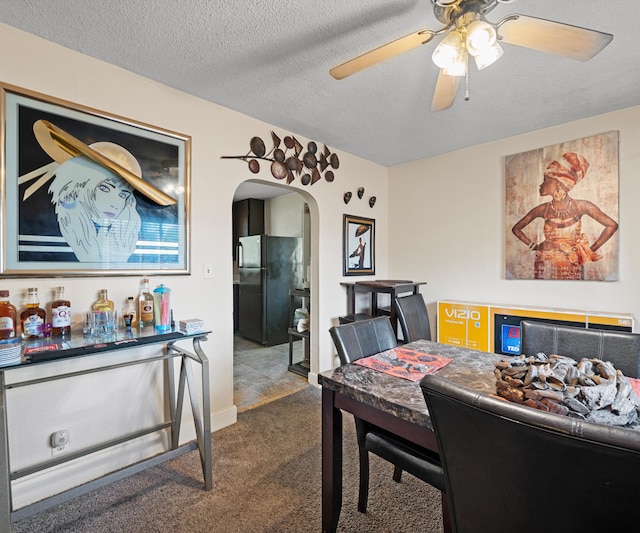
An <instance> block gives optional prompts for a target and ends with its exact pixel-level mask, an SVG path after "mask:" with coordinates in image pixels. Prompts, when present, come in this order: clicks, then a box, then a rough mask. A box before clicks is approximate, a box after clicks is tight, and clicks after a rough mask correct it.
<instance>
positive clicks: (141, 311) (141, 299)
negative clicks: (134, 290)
mask: <svg viewBox="0 0 640 533" xmlns="http://www.w3.org/2000/svg"><path fill="white" fill-rule="evenodd" d="M154 301H155V299H154V297H153V294H151V292H150V291H149V280H148V279H147V278H144V279H143V280H142V286H141V288H140V294H139V295H138V326H139V327H141V328H143V327H145V326H153V319H154V316H153V305H154Z"/></svg>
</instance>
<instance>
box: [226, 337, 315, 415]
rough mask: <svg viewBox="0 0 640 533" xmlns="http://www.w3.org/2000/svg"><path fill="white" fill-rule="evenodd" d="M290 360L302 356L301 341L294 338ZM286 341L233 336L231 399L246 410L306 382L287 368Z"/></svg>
mask: <svg viewBox="0 0 640 533" xmlns="http://www.w3.org/2000/svg"><path fill="white" fill-rule="evenodd" d="M293 346H294V348H293V362H294V363H296V362H298V361H300V360H302V359H303V355H302V341H296V342H294V345H293ZM288 366H289V344H288V343H286V344H280V345H277V346H266V347H265V346H262V345H260V344H258V343H255V342H253V341H249V340H246V339H243V338H242V337H239V336H237V335H236V336H235V338H234V344H233V401H234V403H235V405H236V407H237V408H238V412H239V413H241V412H242V411H247V410H248V409H252V408H254V407H258V406H259V405H264V404H265V403H268V402H270V401H273V400H277V399H278V398H282V397H284V396H287V395H289V394H293V393H294V392H297V391H299V390H302V389H304V388H305V387H308V386H309V382H308V381H307V378H305V377H304V376H301V375H299V374H296V373H294V372H290V371H289V370H288Z"/></svg>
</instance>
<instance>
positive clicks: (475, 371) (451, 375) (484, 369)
mask: <svg viewBox="0 0 640 533" xmlns="http://www.w3.org/2000/svg"><path fill="white" fill-rule="evenodd" d="M404 347H407V348H411V349H413V350H417V351H419V352H423V353H425V354H433V355H441V356H443V357H448V358H450V359H452V361H451V363H449V364H448V365H446V366H445V367H443V368H441V369H440V370H438V371H437V372H438V375H439V376H442V377H444V378H446V379H448V380H450V381H452V382H454V383H458V384H459V385H462V386H464V387H467V388H469V389H473V390H477V391H480V392H486V393H489V394H494V393H495V391H496V387H495V382H496V378H495V376H494V373H493V369H494V366H493V363H494V362H495V361H498V360H499V359H500V358H501V357H503V356H500V355H498V354H494V353H488V352H481V351H478V350H471V349H469V348H461V347H459V346H452V345H449V344H440V343H437V342H433V341H425V340H419V341H414V342H411V343H409V344H405V345H404ZM319 381H320V384H321V385H322V386H323V387H325V388H328V389H331V390H333V391H336V392H338V393H340V394H343V395H344V396H347V397H349V398H351V399H353V400H356V401H359V402H361V403H364V404H366V405H370V406H371V407H374V408H376V409H379V410H380V411H383V412H385V413H389V414H392V415H394V416H396V417H398V418H401V419H404V420H407V421H409V422H413V423H416V424H419V425H421V426H425V427H427V428H429V429H432V426H431V419H430V418H429V411H428V410H427V404H426V402H425V399H424V396H423V395H422V390H421V389H420V382H414V381H409V380H406V379H403V378H399V377H396V376H392V375H390V374H385V373H384V372H379V371H377V370H372V369H369V368H365V367H363V366H360V365H356V364H348V365H342V366H340V367H338V368H335V369H334V370H329V371H326V372H323V373H321V374H320V375H319Z"/></svg>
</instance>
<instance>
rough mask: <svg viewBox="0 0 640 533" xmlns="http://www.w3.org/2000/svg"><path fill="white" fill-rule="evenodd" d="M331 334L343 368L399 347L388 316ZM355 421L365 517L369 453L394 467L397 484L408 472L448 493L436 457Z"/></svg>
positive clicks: (360, 505) (360, 503)
mask: <svg viewBox="0 0 640 533" xmlns="http://www.w3.org/2000/svg"><path fill="white" fill-rule="evenodd" d="M329 333H330V334H331V338H332V339H333V342H334V344H335V346H336V350H337V351H338V357H339V358H340V362H341V363H342V364H343V365H345V364H348V363H353V362H354V361H356V360H358V359H360V358H362V357H369V356H370V355H374V354H377V353H380V352H383V351H385V350H389V349H391V348H395V347H396V346H397V345H398V343H397V340H396V336H395V334H394V332H393V328H392V327H391V322H390V320H389V317H387V316H381V317H376V318H371V319H368V320H360V321H357V322H351V323H348V324H343V325H339V326H333V327H331V328H330V329H329ZM398 379H401V378H398ZM354 419H355V424H356V437H357V441H358V451H359V458H360V486H359V492H358V511H360V512H361V513H364V512H366V510H367V500H368V498H369V452H371V453H373V454H375V455H377V456H378V457H381V458H382V459H385V460H386V461H388V462H390V463H391V464H393V465H394V467H395V468H394V474H393V479H394V480H395V481H397V482H399V481H400V479H401V475H402V471H403V470H405V471H407V472H409V473H410V474H412V475H414V476H415V477H417V478H419V479H421V480H423V481H425V482H427V483H429V484H430V485H432V486H434V487H436V488H437V489H439V490H444V471H443V470H442V467H441V465H440V460H439V458H438V455H437V454H436V453H433V452H431V451H430V450H427V449H425V448H422V447H420V446H417V445H415V444H413V443H411V442H409V441H406V440H405V439H403V438H401V437H398V436H396V435H393V434H391V433H389V432H388V431H385V430H383V429H382V428H379V427H378V426H376V425H374V424H372V423H370V422H367V421H365V420H362V419H361V418H359V417H354Z"/></svg>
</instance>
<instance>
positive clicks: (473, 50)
mask: <svg viewBox="0 0 640 533" xmlns="http://www.w3.org/2000/svg"><path fill="white" fill-rule="evenodd" d="M495 42H496V30H495V29H494V28H493V26H491V25H490V24H488V23H487V22H485V21H483V20H474V21H473V22H472V23H471V24H469V25H468V26H467V50H469V53H470V54H471V55H472V56H477V55H478V54H481V53H482V52H483V51H485V50H487V49H488V48H490V47H491V46H493V44H494V43H495Z"/></svg>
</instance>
